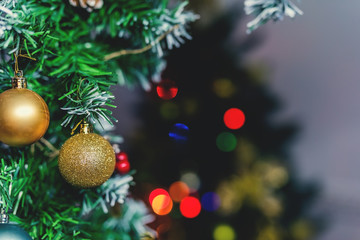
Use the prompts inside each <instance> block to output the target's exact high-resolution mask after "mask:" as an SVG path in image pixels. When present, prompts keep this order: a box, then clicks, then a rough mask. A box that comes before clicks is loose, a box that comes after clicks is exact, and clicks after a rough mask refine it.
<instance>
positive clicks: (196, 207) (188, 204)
mask: <svg viewBox="0 0 360 240" xmlns="http://www.w3.org/2000/svg"><path fill="white" fill-rule="evenodd" d="M200 211H201V204H200V201H199V199H197V198H195V197H186V198H184V199H183V200H182V201H181V202H180V212H181V214H182V215H183V216H184V217H186V218H195V217H197V216H198V215H199V214H200Z"/></svg>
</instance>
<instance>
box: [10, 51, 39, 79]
mask: <svg viewBox="0 0 360 240" xmlns="http://www.w3.org/2000/svg"><path fill="white" fill-rule="evenodd" d="M19 57H23V58H27V59H30V60H33V61H36V58H33V57H31V56H30V53H29V55H28V54H22V53H21V47H20V50H19V53H16V52H15V53H14V58H15V74H17V73H18V72H19V71H20V70H19V61H18V59H19Z"/></svg>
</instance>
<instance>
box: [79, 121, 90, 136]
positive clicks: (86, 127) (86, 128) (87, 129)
mask: <svg viewBox="0 0 360 240" xmlns="http://www.w3.org/2000/svg"><path fill="white" fill-rule="evenodd" d="M92 132H93V129H92V126H91V124H90V123H88V122H86V121H84V122H83V123H82V124H81V125H80V133H84V134H89V133H92Z"/></svg>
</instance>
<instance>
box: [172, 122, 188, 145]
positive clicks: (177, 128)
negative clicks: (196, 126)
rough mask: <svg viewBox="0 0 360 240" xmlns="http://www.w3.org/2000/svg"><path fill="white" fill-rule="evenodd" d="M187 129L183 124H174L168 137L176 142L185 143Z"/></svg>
mask: <svg viewBox="0 0 360 240" xmlns="http://www.w3.org/2000/svg"><path fill="white" fill-rule="evenodd" d="M188 135H189V128H188V126H186V125H185V124H182V123H176V124H174V126H173V127H172V129H171V130H170V132H169V137H171V138H172V139H174V140H175V141H177V142H185V141H186V140H187V139H188Z"/></svg>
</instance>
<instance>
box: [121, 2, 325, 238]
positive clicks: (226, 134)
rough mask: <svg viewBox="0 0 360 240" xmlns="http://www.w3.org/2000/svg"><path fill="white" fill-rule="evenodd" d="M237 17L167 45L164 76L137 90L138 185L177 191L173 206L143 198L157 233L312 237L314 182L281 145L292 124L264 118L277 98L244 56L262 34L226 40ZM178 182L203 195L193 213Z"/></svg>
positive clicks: (144, 191) (132, 149) (133, 146)
mask: <svg viewBox="0 0 360 240" xmlns="http://www.w3.org/2000/svg"><path fill="white" fill-rule="evenodd" d="M207 3H208V2H206V4H207ZM200 7H201V5H200ZM235 22H239V11H238V9H235V10H234V11H232V12H225V13H224V14H223V16H222V17H220V18H219V19H217V20H214V22H213V23H212V24H210V26H208V27H205V28H204V27H202V28H201V27H198V28H193V30H194V34H193V40H192V41H190V42H187V43H186V44H185V45H184V46H182V47H181V48H180V49H178V50H174V51H172V52H171V53H170V55H169V56H168V57H167V58H166V59H167V63H168V64H167V68H166V70H165V71H164V73H163V75H162V79H163V80H162V82H160V84H158V87H157V88H154V89H153V91H151V92H150V93H149V94H146V95H145V96H144V102H143V103H142V105H141V107H140V108H139V109H140V110H138V117H139V118H140V119H143V120H144V123H143V127H142V128H141V129H140V130H139V131H138V133H137V135H136V136H135V137H134V139H133V140H132V141H131V142H130V143H129V145H128V146H129V149H128V152H129V156H130V157H131V158H132V159H136V160H137V161H136V162H134V166H135V168H136V169H138V171H139V174H138V175H137V179H138V180H139V183H138V185H137V187H136V188H138V189H140V190H139V193H138V194H139V196H144V195H145V196H148V195H149V193H152V192H153V190H154V189H157V188H162V189H163V190H165V191H169V195H170V196H171V198H173V200H174V199H175V200H174V203H173V205H172V210H171V212H168V209H166V208H164V211H157V210H158V209H157V206H155V207H154V206H153V205H156V204H154V203H152V204H149V206H150V207H151V206H152V207H153V209H154V211H157V212H158V213H159V216H157V222H156V226H161V227H159V228H158V233H159V235H160V239H171V240H176V239H215V240H220V239H227V240H234V239H245V240H268V239H270V240H272V239H274V240H277V239H289V240H290V239H291V240H295V239H297V240H300V239H303V240H305V239H312V238H313V237H314V235H315V234H316V233H317V230H318V227H319V223H320V221H319V219H316V220H315V219H314V218H313V216H311V215H310V214H309V211H308V210H309V209H310V206H311V202H312V200H314V197H315V196H316V192H317V186H316V185H314V184H313V183H304V182H302V181H300V180H299V179H298V178H297V175H296V169H294V167H293V164H292V161H291V156H290V155H289V152H288V145H289V143H291V139H292V138H293V137H294V135H295V134H296V132H297V126H296V124H295V123H291V122H281V123H274V122H273V121H271V116H272V115H273V114H274V113H276V111H277V110H279V108H280V106H281V104H280V102H279V100H278V99H277V97H276V96H275V95H274V94H273V93H272V92H271V91H270V90H269V88H268V86H267V84H266V78H267V76H266V74H265V70H264V69H262V68H261V67H256V66H251V67H250V66H246V65H245V64H244V62H243V61H242V59H243V56H244V55H245V53H247V52H248V51H250V50H251V49H253V48H254V47H256V46H257V45H258V43H259V41H260V39H259V36H257V35H256V33H255V34H251V35H249V36H247V37H245V38H243V39H240V40H239V39H236V40H237V44H231V41H229V39H230V36H233V35H232V33H233V31H234V29H235V26H234V23H235ZM159 89H160V90H161V91H159ZM174 89H176V91H174ZM164 92H165V93H167V94H164ZM175 93H176V94H175ZM150 173H151V174H150ZM179 181H181V182H183V183H184V184H186V185H187V186H188V187H189V188H190V193H189V192H187V193H186V194H184V195H183V197H184V198H183V199H186V196H190V197H195V198H196V199H198V200H199V201H200V202H201V206H202V209H201V212H200V214H199V215H193V216H189V215H188V212H186V211H184V209H182V205H184V204H183V203H182V201H178V200H179V199H176V197H177V195H176V194H175V195H174V193H173V194H172V192H171V191H172V188H173V186H174V185H173V184H174V183H175V184H178V182H179ZM155 191H156V190H155ZM179 193H181V191H180V190H179ZM174 196H175V197H174ZM153 201H154V200H153ZM191 207H193V208H195V207H196V204H192V205H191ZM189 218H190V219H189ZM315 222H316V223H315Z"/></svg>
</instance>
